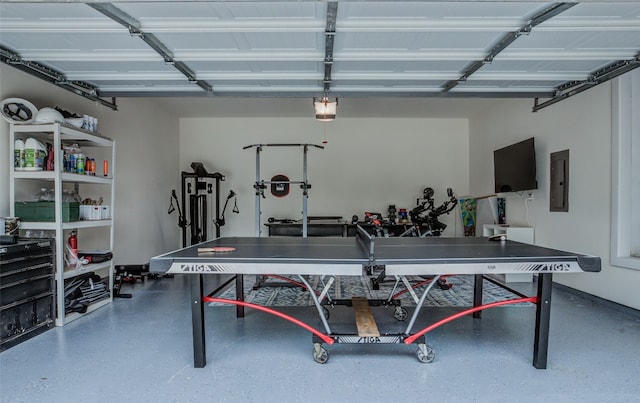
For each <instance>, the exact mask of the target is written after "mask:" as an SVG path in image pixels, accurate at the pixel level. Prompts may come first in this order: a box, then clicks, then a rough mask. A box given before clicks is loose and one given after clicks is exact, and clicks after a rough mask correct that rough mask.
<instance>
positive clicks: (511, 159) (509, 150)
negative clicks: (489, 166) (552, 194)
mask: <svg viewBox="0 0 640 403" xmlns="http://www.w3.org/2000/svg"><path fill="white" fill-rule="evenodd" d="M493 168H494V180H495V192H496V193H505V192H519V191H523V190H532V189H537V188H538V182H537V181H536V150H535V143H534V141H533V137H532V138H530V139H527V140H524V141H521V142H519V143H516V144H512V145H510V146H508V147H504V148H501V149H499V150H495V151H494V152H493Z"/></svg>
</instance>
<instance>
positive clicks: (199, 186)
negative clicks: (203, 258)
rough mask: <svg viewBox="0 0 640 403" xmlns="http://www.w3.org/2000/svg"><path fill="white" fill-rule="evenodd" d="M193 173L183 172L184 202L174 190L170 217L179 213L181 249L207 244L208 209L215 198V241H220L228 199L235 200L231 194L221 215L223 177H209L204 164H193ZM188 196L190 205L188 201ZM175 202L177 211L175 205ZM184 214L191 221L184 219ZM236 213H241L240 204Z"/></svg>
mask: <svg viewBox="0 0 640 403" xmlns="http://www.w3.org/2000/svg"><path fill="white" fill-rule="evenodd" d="M191 169H193V172H184V171H183V172H182V192H181V200H180V201H178V197H177V195H176V191H175V189H173V190H172V191H171V204H170V206H169V211H168V213H169V214H171V213H172V212H174V211H175V210H176V208H177V210H178V226H179V227H180V228H181V229H182V247H186V246H188V245H195V244H198V243H200V242H203V241H206V240H207V239H208V237H209V233H208V226H207V225H208V218H207V217H208V214H209V211H208V206H209V204H210V203H211V200H210V198H211V197H214V198H215V217H216V218H215V219H214V220H213V223H214V225H215V237H216V238H219V237H220V228H221V227H222V226H224V225H225V218H224V213H225V210H226V208H227V203H228V202H229V199H231V198H233V197H236V194H235V192H234V191H233V190H230V191H229V195H228V196H227V199H226V201H225V204H224V208H223V210H222V214H220V182H223V181H224V180H225V177H224V175H222V174H221V173H220V172H215V173H209V172H207V170H206V169H205V167H204V165H203V164H202V163H201V162H192V163H191ZM187 196H188V201H187ZM174 200H175V202H176V204H177V207H176V206H174V205H173V202H174ZM183 212H184V213H185V214H186V216H187V217H188V221H187V219H185V216H183ZM233 212H234V213H239V210H238V204H237V200H235V202H234V207H233ZM187 227H190V228H189V231H187ZM187 232H189V235H190V236H189V243H188V244H187Z"/></svg>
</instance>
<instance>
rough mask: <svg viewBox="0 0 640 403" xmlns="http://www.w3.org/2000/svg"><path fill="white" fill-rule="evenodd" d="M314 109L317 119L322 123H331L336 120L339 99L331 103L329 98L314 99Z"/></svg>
mask: <svg viewBox="0 0 640 403" xmlns="http://www.w3.org/2000/svg"><path fill="white" fill-rule="evenodd" d="M313 109H314V110H315V113H316V119H317V120H319V121H320V122H330V121H332V120H335V118H336V113H337V110H338V98H335V100H333V101H330V100H329V97H327V96H325V97H322V98H313Z"/></svg>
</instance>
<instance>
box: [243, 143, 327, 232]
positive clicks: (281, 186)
mask: <svg viewBox="0 0 640 403" xmlns="http://www.w3.org/2000/svg"><path fill="white" fill-rule="evenodd" d="M254 147H255V149H256V181H255V183H254V185H253V188H254V189H255V190H256V237H260V235H261V234H262V227H261V220H260V217H261V214H262V211H261V209H260V201H261V199H264V198H265V195H264V191H265V189H266V188H267V187H268V186H270V187H271V193H272V194H274V195H278V194H287V193H288V191H289V186H290V185H291V184H299V185H300V189H302V236H303V237H305V238H306V237H307V224H308V213H307V199H308V198H309V189H311V185H310V184H309V182H308V181H307V154H308V152H309V147H315V148H319V149H321V150H323V149H324V147H323V146H320V145H317V144H252V145H248V146H245V147H243V148H242V149H243V150H247V149H249V148H254ZM265 147H302V180H299V181H291V180H288V178H287V177H285V176H284V175H276V176H274V177H273V178H271V180H263V179H262V178H261V177H260V153H261V152H262V151H263V148H265Z"/></svg>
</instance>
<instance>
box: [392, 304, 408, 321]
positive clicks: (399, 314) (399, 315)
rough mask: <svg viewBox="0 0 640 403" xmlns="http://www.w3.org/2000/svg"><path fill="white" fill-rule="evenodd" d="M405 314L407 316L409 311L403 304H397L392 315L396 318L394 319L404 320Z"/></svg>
mask: <svg viewBox="0 0 640 403" xmlns="http://www.w3.org/2000/svg"><path fill="white" fill-rule="evenodd" d="M407 316H409V311H407V308H405V307H403V306H397V307H396V310H395V312H394V313H393V317H394V318H396V320H405V319H407Z"/></svg>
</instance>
